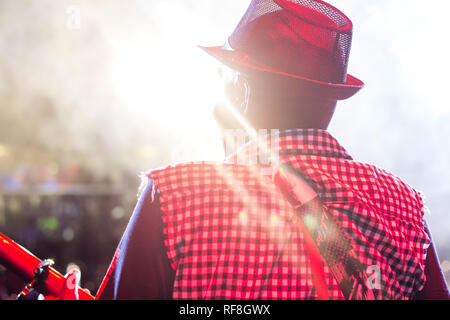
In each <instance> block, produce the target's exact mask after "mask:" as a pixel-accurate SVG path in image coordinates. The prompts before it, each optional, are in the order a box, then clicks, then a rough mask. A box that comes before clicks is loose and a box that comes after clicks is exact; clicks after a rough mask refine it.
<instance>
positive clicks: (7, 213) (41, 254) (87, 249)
mask: <svg viewBox="0 0 450 320" xmlns="http://www.w3.org/2000/svg"><path fill="white" fill-rule="evenodd" d="M48 171H49V168H33V169H32V170H31V169H30V170H21V171H20V172H15V173H14V174H5V173H4V174H2V175H1V184H0V232H1V233H3V234H4V235H6V236H8V237H9V238H11V239H13V240H14V241H16V242H17V243H18V244H20V245H22V246H23V247H25V248H26V249H28V250H29V251H30V252H32V253H33V254H34V255H36V256H37V257H38V258H40V259H49V258H50V259H53V260H54V261H55V265H54V267H55V269H56V270H58V271H59V272H61V273H62V274H64V273H66V272H67V270H68V269H69V268H72V267H74V266H76V267H77V268H79V269H80V270H81V275H82V278H81V286H82V287H84V288H87V289H89V290H90V291H91V293H93V294H95V293H96V291H97V289H98V286H99V285H100V283H101V281H102V279H103V276H104V275H105V273H106V270H107V268H108V266H109V263H110V262H111V258H112V256H113V254H114V250H115V248H116V246H117V245H118V242H119V241H120V237H121V235H122V233H123V231H124V230H125V227H126V224H127V222H128V220H129V217H130V215H131V213H132V210H133V206H134V205H135V202H136V192H137V186H138V185H139V178H138V177H137V175H136V176H134V177H130V181H134V183H130V184H128V185H127V184H125V183H123V184H121V185H120V184H119V185H116V184H115V183H111V181H108V179H106V180H105V179H103V180H102V181H100V180H98V179H96V178H95V177H94V175H90V174H89V172H84V171H83V169H82V168H80V167H78V166H70V167H67V168H60V169H59V170H58V172H59V174H58V175H47V177H49V176H51V177H52V178H51V179H45V174H43V173H45V172H48ZM27 173H28V174H27ZM25 284H26V283H25V281H24V280H23V279H20V278H18V277H17V276H15V275H14V273H13V272H11V270H6V268H4V267H3V266H1V265H0V299H15V297H16V295H17V294H18V293H19V292H20V291H21V290H22V289H23V287H24V286H25Z"/></svg>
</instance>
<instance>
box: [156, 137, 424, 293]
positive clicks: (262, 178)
mask: <svg viewBox="0 0 450 320" xmlns="http://www.w3.org/2000/svg"><path fill="white" fill-rule="evenodd" d="M269 140H270V141H269ZM267 142H268V144H267V146H269V145H270V146H274V145H275V146H276V151H277V155H278V157H279V160H278V161H279V162H280V163H288V164H289V165H290V166H291V167H292V168H294V169H295V170H298V172H301V173H302V175H303V176H304V177H305V178H306V180H307V182H308V183H309V184H310V185H311V186H312V187H313V189H315V191H316V192H317V193H318V194H319V196H320V198H321V200H322V201H323V204H324V206H325V207H326V209H327V211H328V212H329V214H330V215H331V217H332V218H333V219H334V222H335V223H336V225H337V226H338V227H339V228H340V232H343V233H344V234H345V236H346V237H347V238H348V240H349V241H350V243H351V246H352V248H353V250H354V252H356V253H357V259H358V263H360V265H361V266H362V268H363V271H364V272H367V273H368V276H367V279H366V280H365V282H366V285H367V289H368V290H370V291H371V294H370V295H369V297H372V298H374V299H408V298H411V297H412V296H413V295H414V294H415V293H416V292H418V291H419V290H421V289H422V288H423V285H424V283H425V275H424V265H425V258H426V248H427V246H428V245H429V238H428V236H427V234H426V233H425V232H424V228H423V227H424V225H423V203H422V198H421V196H420V194H419V193H418V192H417V191H415V190H414V189H412V188H411V187H410V186H408V185H407V184H406V183H404V182H402V181H401V180H400V179H399V178H397V177H395V176H394V175H392V174H390V173H388V172H386V171H384V170H382V169H379V168H377V167H375V166H373V165H369V164H363V163H359V162H356V161H354V160H353V159H352V158H351V157H350V156H349V155H348V153H347V152H346V151H345V150H344V148H342V147H341V146H340V145H339V143H338V142H337V141H336V140H335V139H334V138H333V137H332V136H331V135H330V134H329V133H327V132H326V131H323V130H316V129H314V130H313V129H308V130H300V129H299V130H289V131H282V132H280V133H279V135H277V136H276V137H275V138H273V137H272V139H269V138H268V139H267ZM274 142H276V143H274ZM262 150H263V149H261V148H260V145H258V144H257V143H256V142H253V143H249V144H247V145H246V146H244V147H243V148H242V149H241V150H239V151H238V152H237V153H236V154H234V155H233V156H232V157H230V158H229V159H227V161H225V162H223V163H214V162H192V163H184V164H177V165H174V166H168V167H166V168H164V169H158V170H153V171H151V172H150V173H149V177H150V178H151V180H152V182H153V184H154V186H155V190H156V192H157V193H158V195H159V201H160V205H161V211H162V213H163V216H162V219H163V223H164V236H165V245H166V248H167V256H168V257H169V259H170V261H171V264H172V267H173V268H174V269H175V270H176V277H175V281H174V287H173V297H174V298H175V299H317V297H318V296H317V293H316V290H315V288H314V281H313V279H312V272H311V263H310V257H309V255H308V250H307V248H306V247H305V243H304V240H303V234H302V233H301V232H300V231H299V228H298V225H297V223H296V221H297V220H296V219H297V216H296V212H295V210H294V209H293V208H292V206H291V205H290V203H289V202H288V201H287V200H286V199H285V197H284V196H283V194H282V193H281V192H280V190H279V189H278V188H277V186H276V185H275V184H274V182H273V180H272V177H271V176H270V174H267V168H268V167H269V165H261V164H254V163H252V164H251V165H249V164H245V162H246V159H247V160H248V159H250V158H252V159H254V155H255V152H256V154H257V155H258V154H261V152H262ZM264 150H268V148H264ZM264 152H265V151H264ZM322 265H323V268H324V273H325V277H326V281H327V285H328V291H329V293H330V295H331V296H330V298H332V299H345V297H344V295H343V293H342V292H341V290H340V289H339V285H338V283H337V281H336V280H335V278H334V277H333V276H332V274H331V272H330V269H329V266H328V265H327V263H326V261H325V260H323V261H322Z"/></svg>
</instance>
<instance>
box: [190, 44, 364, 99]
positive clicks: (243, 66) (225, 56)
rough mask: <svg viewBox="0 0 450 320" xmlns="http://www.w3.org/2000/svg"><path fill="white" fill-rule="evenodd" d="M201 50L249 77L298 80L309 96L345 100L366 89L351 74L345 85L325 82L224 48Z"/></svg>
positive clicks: (299, 87) (300, 88)
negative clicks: (263, 75) (274, 66)
mask: <svg viewBox="0 0 450 320" xmlns="http://www.w3.org/2000/svg"><path fill="white" fill-rule="evenodd" d="M199 48H200V49H203V50H204V51H206V52H207V53H208V54H210V55H211V56H213V57H214V58H216V59H217V60H219V61H220V62H222V63H223V64H225V65H227V66H228V67H230V68H232V69H234V70H236V71H239V72H242V73H243V74H246V75H249V76H251V75H261V74H265V75H273V76H275V77H276V78H278V79H280V80H289V81H290V82H292V80H296V82H298V89H299V90H303V91H304V92H305V94H308V95H317V96H320V97H327V98H329V99H334V100H345V99H348V98H350V97H352V96H353V95H355V94H356V93H357V92H358V91H359V90H361V89H362V88H363V87H364V83H363V82H362V81H361V80H359V79H358V78H355V77H354V76H352V75H350V74H347V80H346V82H345V83H330V82H323V81H320V80H315V79H309V78H307V77H303V76H300V75H295V74H290V73H286V72H282V71H279V70H276V69H273V68H271V67H269V66H266V65H263V64H261V63H258V62H257V61H254V60H252V59H251V58H250V57H249V56H248V55H246V54H245V53H242V52H238V51H234V50H228V49H225V48H224V47H223V46H216V47H204V46H199ZM294 82H295V81H294Z"/></svg>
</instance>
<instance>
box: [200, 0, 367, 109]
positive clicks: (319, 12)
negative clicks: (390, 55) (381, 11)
mask: <svg viewBox="0 0 450 320" xmlns="http://www.w3.org/2000/svg"><path fill="white" fill-rule="evenodd" d="M352 32H353V25H352V22H351V21H350V19H349V18H348V17H347V16H345V15H344V14H343V13H342V12H341V11H339V10H338V9H336V8H335V7H333V6H331V5H330V4H328V3H326V2H324V1H321V0H253V1H252V2H251V3H250V6H249V8H248V9H247V12H246V13H245V15H244V16H243V18H242V19H241V21H240V22H239V24H238V26H237V27H236V29H235V30H234V32H233V33H232V35H231V36H230V37H229V38H228V41H227V42H226V44H225V45H223V46H216V47H203V46H200V48H202V49H204V50H205V51H206V52H208V53H209V54H211V55H212V56H213V57H215V58H216V59H218V60H219V61H221V62H222V63H224V64H225V65H227V66H229V67H231V68H232V69H234V70H236V71H239V72H241V73H243V74H245V75H248V76H250V77H251V76H256V77H261V76H264V77H273V78H274V79H277V81H285V82H286V83H287V82H289V85H292V83H293V82H294V83H295V84H296V88H297V89H298V90H299V91H304V92H305V94H312V95H319V96H322V97H327V98H330V99H335V100H344V99H347V98H350V97H351V96H353V95H354V94H355V93H357V92H358V91H359V90H360V89H361V88H362V87H363V86H364V83H363V82H362V81H361V80H359V79H357V78H355V77H353V76H351V75H349V74H347V66H348V60H349V54H350V47H351V42H352ZM292 80H294V81H292Z"/></svg>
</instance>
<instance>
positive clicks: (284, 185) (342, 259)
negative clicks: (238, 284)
mask: <svg viewBox="0 0 450 320" xmlns="http://www.w3.org/2000/svg"><path fill="white" fill-rule="evenodd" d="M280 175H282V176H283V177H282V179H275V177H276V176H278V177H280ZM273 177H274V179H273V181H274V182H275V184H276V185H277V186H278V188H279V189H280V190H281V191H282V193H283V194H284V196H285V197H286V199H287V200H288V201H289V202H290V204H291V205H292V207H293V208H294V209H295V210H296V214H297V215H296V218H297V219H299V221H300V223H299V226H300V231H301V232H302V233H303V235H304V239H305V244H306V246H307V249H308V253H309V255H310V258H311V264H312V271H313V277H314V284H315V287H316V290H317V292H318V293H320V294H319V298H320V299H328V298H330V295H329V293H328V290H324V289H323V287H324V284H325V289H326V288H327V287H326V283H327V282H326V280H325V278H324V274H325V273H324V271H323V265H322V259H321V257H323V259H324V260H325V262H326V263H327V265H328V268H329V269H330V272H331V274H332V275H333V277H334V278H335V279H336V281H337V283H338V285H339V288H340V290H341V291H342V294H343V295H344V297H345V299H347V300H356V299H357V300H367V299H383V298H390V297H385V296H383V293H382V292H381V290H380V289H379V288H371V286H370V285H368V284H369V281H368V280H369V279H368V276H367V273H366V272H367V270H368V266H367V265H365V264H364V263H362V262H361V261H360V260H359V259H358V253H357V252H356V251H355V250H354V248H353V247H352V244H351V241H350V239H349V238H348V236H347V235H346V234H345V233H344V232H343V231H342V230H341V229H340V227H339V226H338V224H337V223H336V222H335V220H334V218H333V216H332V215H331V213H330V212H329V211H328V209H327V207H326V206H325V205H324V204H323V202H322V200H321V199H320V197H319V196H318V195H317V194H316V197H314V198H313V199H312V200H310V201H308V202H307V203H302V202H301V201H300V199H301V197H300V195H298V194H296V193H295V192H296V188H295V187H294V185H295V183H303V184H305V182H304V181H305V179H304V178H303V177H302V175H301V173H299V172H297V171H296V170H295V169H293V168H292V167H291V166H290V165H289V164H286V163H284V164H282V168H281V169H280V170H279V171H278V172H277V173H276V174H275V175H274V176H273ZM306 185H308V184H306ZM378 276H379V277H380V275H378ZM326 295H328V298H326Z"/></svg>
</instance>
